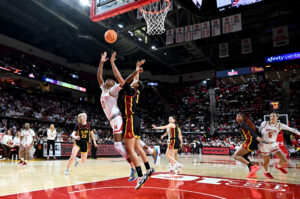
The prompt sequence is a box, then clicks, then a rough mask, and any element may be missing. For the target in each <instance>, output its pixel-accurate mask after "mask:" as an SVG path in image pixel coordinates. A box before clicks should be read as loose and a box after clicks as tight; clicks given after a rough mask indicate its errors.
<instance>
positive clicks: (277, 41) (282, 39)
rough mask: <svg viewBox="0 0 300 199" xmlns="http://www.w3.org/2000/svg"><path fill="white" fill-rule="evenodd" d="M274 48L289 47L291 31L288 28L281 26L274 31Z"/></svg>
mask: <svg viewBox="0 0 300 199" xmlns="http://www.w3.org/2000/svg"><path fill="white" fill-rule="evenodd" d="M272 33H273V47H280V46H286V45H289V43H290V41H289V30H288V27H287V26H281V27H277V28H273V29H272Z"/></svg>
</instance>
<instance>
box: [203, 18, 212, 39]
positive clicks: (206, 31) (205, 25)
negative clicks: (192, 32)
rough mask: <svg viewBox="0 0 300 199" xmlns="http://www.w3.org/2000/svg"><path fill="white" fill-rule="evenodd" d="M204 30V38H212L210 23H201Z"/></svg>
mask: <svg viewBox="0 0 300 199" xmlns="http://www.w3.org/2000/svg"><path fill="white" fill-rule="evenodd" d="M201 28H202V38H207V37H210V22H209V21H206V22H203V23H201Z"/></svg>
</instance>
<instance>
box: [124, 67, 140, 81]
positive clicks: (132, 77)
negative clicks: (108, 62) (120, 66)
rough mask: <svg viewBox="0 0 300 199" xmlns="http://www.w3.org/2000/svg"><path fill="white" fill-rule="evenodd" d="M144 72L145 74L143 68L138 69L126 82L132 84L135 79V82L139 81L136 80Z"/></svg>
mask: <svg viewBox="0 0 300 199" xmlns="http://www.w3.org/2000/svg"><path fill="white" fill-rule="evenodd" d="M142 72H143V68H139V69H137V70H136V71H134V72H133V73H131V75H129V76H128V77H127V78H126V79H125V82H126V83H128V84H130V82H132V81H133V79H134V81H138V80H136V76H139V74H140V73H142Z"/></svg>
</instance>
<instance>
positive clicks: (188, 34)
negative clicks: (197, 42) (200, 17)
mask: <svg viewBox="0 0 300 199" xmlns="http://www.w3.org/2000/svg"><path fill="white" fill-rule="evenodd" d="M191 40H193V26H186V27H185V41H191Z"/></svg>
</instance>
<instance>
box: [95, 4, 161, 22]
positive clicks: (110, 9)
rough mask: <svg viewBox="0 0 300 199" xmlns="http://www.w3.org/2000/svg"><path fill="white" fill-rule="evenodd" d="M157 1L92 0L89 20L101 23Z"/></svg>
mask: <svg viewBox="0 0 300 199" xmlns="http://www.w3.org/2000/svg"><path fill="white" fill-rule="evenodd" d="M157 1H158V0H92V5H91V14H90V18H91V20H92V21H101V20H104V19H107V18H110V17H113V16H116V15H120V14H122V13H124V12H128V11H131V10H134V9H137V8H140V7H143V6H145V5H148V4H151V3H154V2H157Z"/></svg>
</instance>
